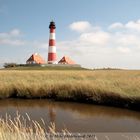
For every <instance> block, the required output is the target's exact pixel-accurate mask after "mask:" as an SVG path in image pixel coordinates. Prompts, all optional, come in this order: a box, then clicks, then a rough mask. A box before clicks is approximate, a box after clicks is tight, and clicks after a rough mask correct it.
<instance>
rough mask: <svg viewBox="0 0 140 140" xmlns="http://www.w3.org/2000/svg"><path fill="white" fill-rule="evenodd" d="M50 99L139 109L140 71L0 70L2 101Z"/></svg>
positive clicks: (0, 95) (0, 94) (0, 96)
mask: <svg viewBox="0 0 140 140" xmlns="http://www.w3.org/2000/svg"><path fill="white" fill-rule="evenodd" d="M10 97H13V98H50V99H54V100H62V101H76V102H84V103H95V104H104V105H113V106H118V107H128V108H132V109H138V110H139V109H140V71H130V70H70V69H69V70H34V71H33V70H8V69H6V70H1V71H0V98H1V99H3V98H10Z"/></svg>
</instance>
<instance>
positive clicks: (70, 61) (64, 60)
mask: <svg viewBox="0 0 140 140" xmlns="http://www.w3.org/2000/svg"><path fill="white" fill-rule="evenodd" d="M58 63H59V64H76V63H75V62H74V61H73V60H71V59H70V58H69V57H67V56H63V57H62V59H61V60H60V61H59V62H58Z"/></svg>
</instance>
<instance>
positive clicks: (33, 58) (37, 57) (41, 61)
mask: <svg viewBox="0 0 140 140" xmlns="http://www.w3.org/2000/svg"><path fill="white" fill-rule="evenodd" d="M26 63H30V64H33V63H34V64H44V63H45V60H44V59H43V58H42V57H41V56H40V55H39V54H37V53H35V54H32V55H31V57H30V58H29V59H28V60H27V61H26Z"/></svg>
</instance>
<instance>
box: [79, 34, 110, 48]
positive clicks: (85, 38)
mask: <svg viewBox="0 0 140 140" xmlns="http://www.w3.org/2000/svg"><path fill="white" fill-rule="evenodd" d="M109 39H110V34H109V33H107V32H104V31H97V32H90V33H83V34H81V35H80V37H79V41H80V42H83V43H85V44H88V45H99V46H100V45H102V46H103V45H106V44H107V43H108V41H109Z"/></svg>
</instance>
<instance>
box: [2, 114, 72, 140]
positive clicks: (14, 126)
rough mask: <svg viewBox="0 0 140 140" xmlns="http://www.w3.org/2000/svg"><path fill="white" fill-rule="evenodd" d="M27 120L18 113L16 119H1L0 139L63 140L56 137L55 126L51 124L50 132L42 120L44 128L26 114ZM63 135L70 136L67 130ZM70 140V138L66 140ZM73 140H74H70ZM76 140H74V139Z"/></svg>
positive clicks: (7, 117) (8, 117) (9, 117)
mask: <svg viewBox="0 0 140 140" xmlns="http://www.w3.org/2000/svg"><path fill="white" fill-rule="evenodd" d="M26 115H27V118H26V117H23V116H22V115H20V114H19V113H18V112H17V114H16V116H15V117H14V118H12V117H11V116H10V115H7V114H6V117H5V118H2V117H1V118H0V139H1V140H61V139H62V137H56V136H57V135H58V134H60V133H58V132H56V128H55V124H54V123H51V124H50V126H48V131H46V128H45V124H44V123H45V122H44V120H42V124H43V126H42V125H41V124H40V123H39V122H37V121H35V120H32V119H31V118H30V117H29V115H28V114H27V113H26ZM61 135H62V136H63V137H64V136H66V135H70V133H69V132H68V131H67V130H62V132H61ZM64 140H69V138H64ZM70 140H72V139H70ZM73 140H74V139H73Z"/></svg>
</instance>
